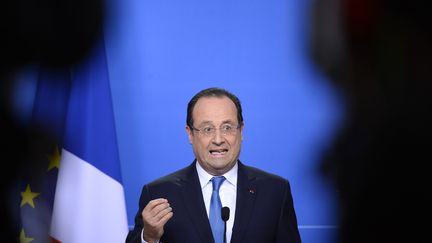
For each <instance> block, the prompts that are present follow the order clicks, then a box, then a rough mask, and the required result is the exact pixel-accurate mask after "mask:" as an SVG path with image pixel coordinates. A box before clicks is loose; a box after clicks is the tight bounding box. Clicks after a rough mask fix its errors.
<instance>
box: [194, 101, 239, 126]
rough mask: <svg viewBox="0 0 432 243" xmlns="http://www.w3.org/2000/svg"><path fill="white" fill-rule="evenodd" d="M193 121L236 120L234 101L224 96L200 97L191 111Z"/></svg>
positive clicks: (217, 121) (197, 122) (215, 121)
mask: <svg viewBox="0 0 432 243" xmlns="http://www.w3.org/2000/svg"><path fill="white" fill-rule="evenodd" d="M192 116H193V119H194V123H196V124H199V123H203V122H214V123H219V122H228V121H230V122H237V108H236V106H235V104H234V102H233V101H232V100H231V99H229V98H228V97H226V96H223V97H202V98H200V99H199V100H198V101H197V103H196V104H195V107H194V109H193V112H192Z"/></svg>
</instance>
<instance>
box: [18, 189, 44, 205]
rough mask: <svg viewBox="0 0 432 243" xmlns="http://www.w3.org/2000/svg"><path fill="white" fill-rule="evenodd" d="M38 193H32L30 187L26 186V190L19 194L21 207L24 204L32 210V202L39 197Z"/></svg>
mask: <svg viewBox="0 0 432 243" xmlns="http://www.w3.org/2000/svg"><path fill="white" fill-rule="evenodd" d="M39 194H40V193H38V192H32V191H31V189H30V185H29V184H27V187H26V190H25V191H23V192H21V207H22V206H24V205H25V204H26V203H27V204H29V205H30V206H31V207H32V208H34V207H35V206H34V202H33V199H34V198H35V197H37V196H39Z"/></svg>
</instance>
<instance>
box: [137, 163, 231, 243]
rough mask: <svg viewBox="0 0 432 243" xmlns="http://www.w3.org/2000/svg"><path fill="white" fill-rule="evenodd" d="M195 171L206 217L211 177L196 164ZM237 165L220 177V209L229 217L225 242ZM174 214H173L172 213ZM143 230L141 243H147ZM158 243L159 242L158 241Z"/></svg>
mask: <svg viewBox="0 0 432 243" xmlns="http://www.w3.org/2000/svg"><path fill="white" fill-rule="evenodd" d="M196 170H197V172H198V178H199V182H200V184H201V189H202V195H203V199H204V204H205V208H206V211H207V217H208V216H209V210H210V199H211V194H212V192H213V185H212V183H211V181H210V180H211V179H212V177H213V176H212V175H210V174H209V173H207V171H205V170H204V169H203V168H202V167H201V165H200V164H199V163H198V162H197V163H196ZM237 172H238V164H237V163H236V164H235V165H234V167H233V168H232V169H231V170H229V171H228V172H227V173H225V174H223V175H222V176H224V177H225V180H224V181H223V183H222V185H221V186H220V188H219V197H220V199H221V203H222V207H229V209H230V216H229V219H228V221H227V229H226V237H227V242H230V241H231V235H232V228H233V226H234V219H235V211H236V200H237V174H238V173H237ZM173 213H175V212H173ZM143 233H144V229H143V230H142V231H141V242H142V243H147V242H146V241H144V238H143V236H144V235H143ZM158 242H159V241H158Z"/></svg>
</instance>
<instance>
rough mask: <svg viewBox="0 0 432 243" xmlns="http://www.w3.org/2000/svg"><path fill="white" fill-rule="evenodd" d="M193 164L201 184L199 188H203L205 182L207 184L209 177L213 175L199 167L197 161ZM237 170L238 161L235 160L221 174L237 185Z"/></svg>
mask: <svg viewBox="0 0 432 243" xmlns="http://www.w3.org/2000/svg"><path fill="white" fill-rule="evenodd" d="M195 164H196V170H197V173H198V178H199V181H200V184H201V189H203V188H204V187H205V186H207V184H209V182H210V179H211V178H212V177H213V175H210V174H209V173H208V172H207V171H205V170H204V169H203V168H202V167H201V165H200V163H199V162H198V161H197V162H196V163H195ZM237 172H238V162H236V163H235V165H234V166H233V167H232V168H231V169H230V170H229V171H227V172H226V173H225V174H223V175H222V176H224V177H225V179H226V181H227V182H229V183H230V184H231V185H233V186H234V187H237V174H238V173H237Z"/></svg>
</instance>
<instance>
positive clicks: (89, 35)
mask: <svg viewBox="0 0 432 243" xmlns="http://www.w3.org/2000/svg"><path fill="white" fill-rule="evenodd" d="M104 11H105V9H104V2H103V0H38V1H31V0H5V1H2V2H1V3H0V35H1V38H0V53H1V54H0V153H1V156H2V158H1V161H2V164H3V169H1V170H0V171H1V172H0V190H1V191H0V197H1V198H0V220H1V221H0V222H1V225H0V242H18V241H19V238H18V233H19V222H18V220H19V208H17V205H18V206H19V204H17V202H18V201H19V200H20V199H19V198H20V195H19V193H17V192H16V190H17V189H18V186H17V183H18V181H19V179H20V175H21V171H22V170H31V169H32V168H34V167H35V166H37V165H36V164H37V163H39V162H41V161H44V160H46V158H45V156H46V154H49V153H51V152H52V148H53V147H55V145H57V144H59V141H57V138H56V137H55V136H53V135H52V134H51V131H50V130H49V128H46V127H42V126H41V125H40V124H34V123H33V124H26V125H23V124H22V123H21V122H18V121H17V120H16V119H15V115H14V111H13V108H12V104H11V102H12V94H13V93H14V92H13V89H14V88H15V87H14V82H15V75H16V74H17V73H18V72H19V71H20V70H21V69H22V68H23V67H25V66H27V65H37V66H39V67H42V68H50V69H53V70H55V69H58V68H67V67H69V66H71V65H74V64H77V63H78V62H80V61H81V60H82V59H84V58H85V57H86V55H87V53H88V52H89V51H90V50H91V48H92V47H93V45H94V44H95V42H96V41H97V39H99V38H100V37H101V33H102V25H103V22H104Z"/></svg>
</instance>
